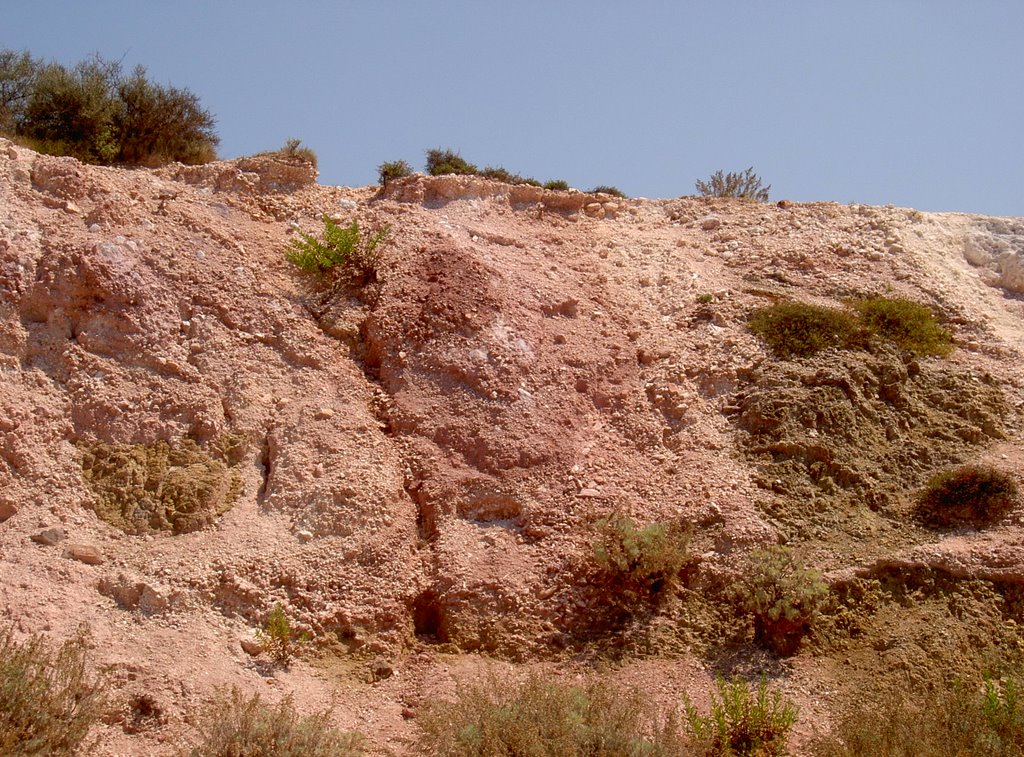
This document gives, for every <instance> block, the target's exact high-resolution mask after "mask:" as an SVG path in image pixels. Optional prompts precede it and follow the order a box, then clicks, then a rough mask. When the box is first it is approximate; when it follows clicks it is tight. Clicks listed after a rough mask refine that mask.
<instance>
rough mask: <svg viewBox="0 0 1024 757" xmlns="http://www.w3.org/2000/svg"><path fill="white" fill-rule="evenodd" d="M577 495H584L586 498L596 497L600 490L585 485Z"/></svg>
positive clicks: (599, 494)
mask: <svg viewBox="0 0 1024 757" xmlns="http://www.w3.org/2000/svg"><path fill="white" fill-rule="evenodd" d="M579 496H581V497H586V498H588V499H596V498H597V497H600V496H601V492H599V491H598V490H597V489H591V488H590V487H587V488H586V489H583V490H582V491H580V494H579Z"/></svg>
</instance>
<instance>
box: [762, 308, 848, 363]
mask: <svg viewBox="0 0 1024 757" xmlns="http://www.w3.org/2000/svg"><path fill="white" fill-rule="evenodd" d="M749 326H750V330H751V331H753V332H754V333H755V334H757V335H758V336H760V337H761V338H762V339H764V341H765V343H766V344H767V345H768V348H769V349H770V350H771V351H772V352H773V353H775V354H776V355H777V356H778V357H781V358H793V357H808V356H810V355H813V354H814V353H816V352H820V351H821V350H823V349H826V348H828V347H846V346H848V345H849V344H850V343H851V341H852V340H853V339H854V337H855V336H856V335H857V334H858V332H859V324H858V321H857V318H856V317H855V316H854V315H853V314H852V313H849V312H847V311H845V310H839V309H837V308H828V307H822V306H821V305H810V304H808V303H806V302H776V303H774V304H772V305H768V306H767V307H763V308H759V309H758V310H755V311H754V314H753V316H752V317H751V319H750V324H749Z"/></svg>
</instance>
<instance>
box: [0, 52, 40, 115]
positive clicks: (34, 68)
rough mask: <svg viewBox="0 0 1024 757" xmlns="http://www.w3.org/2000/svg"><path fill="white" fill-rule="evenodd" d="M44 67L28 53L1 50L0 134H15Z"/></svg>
mask: <svg viewBox="0 0 1024 757" xmlns="http://www.w3.org/2000/svg"><path fill="white" fill-rule="evenodd" d="M42 67H43V61H41V60H37V59H35V58H33V57H32V55H31V54H29V53H28V52H27V51H24V50H23V51H21V52H15V51H14V50H7V49H2V50H0V133H7V134H13V132H14V127H15V123H16V121H17V120H18V118H19V117H20V116H21V115H22V114H23V113H24V112H25V106H26V105H27V104H28V100H29V97H30V96H31V95H32V90H33V89H35V83H36V79H37V78H38V77H39V72H40V70H41V69H42Z"/></svg>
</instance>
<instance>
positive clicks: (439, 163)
mask: <svg viewBox="0 0 1024 757" xmlns="http://www.w3.org/2000/svg"><path fill="white" fill-rule="evenodd" d="M426 168H427V173H428V174H430V175H431V176H444V175H445V174H457V175H460V176H475V175H477V174H479V170H478V169H477V167H476V166H475V165H473V164H472V163H469V162H468V161H466V160H465V159H463V157H462V156H461V155H459V153H457V152H455V151H454V150H447V149H441V148H434V149H432V150H427V166H426Z"/></svg>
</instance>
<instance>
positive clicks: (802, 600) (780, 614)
mask: <svg viewBox="0 0 1024 757" xmlns="http://www.w3.org/2000/svg"><path fill="white" fill-rule="evenodd" d="M733 591H734V592H735V599H736V603H737V606H738V607H739V609H740V610H741V611H742V612H745V613H749V614H750V615H752V616H753V618H754V636H755V638H756V639H757V640H758V641H762V642H765V643H767V644H768V645H769V646H770V647H771V648H772V649H773V650H774V651H775V652H776V653H777V654H782V655H789V654H792V653H793V652H795V651H796V649H797V647H798V646H799V645H800V640H801V639H802V638H803V637H804V636H805V635H806V634H807V633H808V631H810V628H811V624H812V623H813V621H814V619H815V617H816V616H817V615H818V613H819V611H820V610H822V609H823V608H824V607H825V605H826V603H827V602H828V599H829V596H830V594H829V589H828V585H827V584H826V583H825V582H824V581H823V580H822V578H821V574H820V573H818V572H817V571H815V570H809V569H807V568H804V567H803V565H801V564H800V563H799V562H798V561H797V559H796V557H795V556H794V555H793V551H792V550H791V549H789V548H788V547H783V546H780V545H772V546H770V547H767V548H765V549H757V550H754V551H753V552H751V554H750V558H749V560H748V561H747V565H746V567H745V570H744V573H743V575H742V576H741V577H740V579H739V581H738V582H737V584H736V586H735V588H734V589H733Z"/></svg>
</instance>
